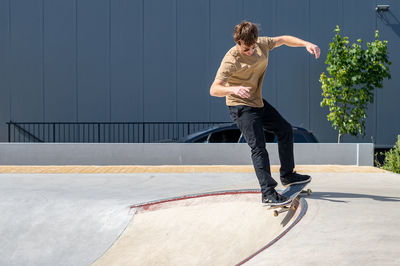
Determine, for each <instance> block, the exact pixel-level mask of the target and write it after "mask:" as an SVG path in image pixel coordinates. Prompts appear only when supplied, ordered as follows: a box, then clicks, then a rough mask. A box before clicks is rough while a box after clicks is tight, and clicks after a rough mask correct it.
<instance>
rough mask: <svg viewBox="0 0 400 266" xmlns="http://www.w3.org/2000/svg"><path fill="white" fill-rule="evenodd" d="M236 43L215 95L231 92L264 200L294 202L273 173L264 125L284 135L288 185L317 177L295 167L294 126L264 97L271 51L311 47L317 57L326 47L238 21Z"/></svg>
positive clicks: (281, 143)
mask: <svg viewBox="0 0 400 266" xmlns="http://www.w3.org/2000/svg"><path fill="white" fill-rule="evenodd" d="M233 38H234V40H235V43H236V46H234V47H232V48H231V49H230V50H229V51H228V52H227V53H226V55H225V57H224V58H223V59H222V62H221V66H220V67H219V69H218V71H217V75H216V77H215V80H214V82H213V84H212V85H211V88H210V94H211V95H212V96H216V97H226V104H227V106H228V108H229V113H230V116H231V118H232V120H233V121H235V123H236V124H237V126H238V127H239V129H240V130H241V132H242V134H243V136H244V138H245V139H246V141H247V143H248V145H249V146H250V148H251V158H252V161H253V166H254V169H255V172H256V175H257V178H258V181H259V183H260V186H261V192H262V202H263V203H266V204H279V203H289V202H290V200H289V199H288V198H286V197H284V196H282V195H281V194H279V193H277V192H276V190H275V187H276V186H277V182H276V181H275V180H274V179H273V178H272V176H271V170H270V164H269V158H268V153H267V150H266V149H265V139H264V130H263V128H265V129H267V130H269V131H272V132H273V133H274V134H275V135H276V136H277V138H278V149H279V159H280V161H281V168H280V176H281V182H282V184H283V185H284V186H289V185H292V184H298V183H305V182H309V181H311V177H310V176H308V175H300V174H298V173H296V172H294V171H293V170H294V158H293V129H292V126H291V125H290V124H289V123H288V122H287V121H286V120H285V119H284V118H283V117H282V116H281V115H280V114H279V113H278V111H276V110H275V108H274V107H272V106H271V105H270V104H269V103H268V102H267V101H265V100H264V99H263V98H262V94H261V87H262V82H263V79H264V74H265V70H266V68H267V65H268V53H269V51H270V50H272V49H273V48H276V47H279V46H281V45H287V46H290V47H305V48H306V49H307V51H308V52H309V53H311V54H314V55H315V58H316V59H317V58H318V57H319V55H320V49H319V48H318V46H316V45H315V44H312V43H310V42H306V41H303V40H301V39H298V38H296V37H293V36H279V37H272V38H271V37H258V29H257V26H256V25H255V24H253V23H251V22H248V21H243V22H242V23H240V24H239V25H236V26H235V29H234V33H233Z"/></svg>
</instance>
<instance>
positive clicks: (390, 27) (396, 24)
mask: <svg viewBox="0 0 400 266" xmlns="http://www.w3.org/2000/svg"><path fill="white" fill-rule="evenodd" d="M379 4H390V9H389V10H390V11H389V12H385V13H383V14H382V15H381V16H379V17H378V18H377V25H378V30H379V31H380V34H381V39H384V40H388V41H389V43H388V52H389V60H390V61H392V65H391V67H390V72H391V75H392V79H390V80H387V81H385V82H384V87H383V89H378V93H377V94H376V100H377V101H376V102H377V112H376V113H377V122H376V125H375V126H376V132H377V134H376V136H377V139H376V142H377V143H378V144H380V145H383V146H387V145H389V146H391V145H393V144H394V143H395V142H396V140H397V135H400V103H399V102H400V85H399V84H400V67H399V63H400V51H399V47H400V3H399V2H398V1H387V0H386V1H384V0H382V1H379Z"/></svg>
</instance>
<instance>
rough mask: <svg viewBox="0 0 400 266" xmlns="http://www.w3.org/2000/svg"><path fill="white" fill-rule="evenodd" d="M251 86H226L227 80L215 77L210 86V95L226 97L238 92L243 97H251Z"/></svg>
mask: <svg viewBox="0 0 400 266" xmlns="http://www.w3.org/2000/svg"><path fill="white" fill-rule="evenodd" d="M250 89H251V87H243V86H231V87H229V86H225V82H224V81H222V80H220V79H215V80H214V82H213V84H212V85H211V87H210V95H211V96H215V97H225V96H227V95H231V94H236V95H238V96H240V97H242V98H249V97H250V93H249V91H250Z"/></svg>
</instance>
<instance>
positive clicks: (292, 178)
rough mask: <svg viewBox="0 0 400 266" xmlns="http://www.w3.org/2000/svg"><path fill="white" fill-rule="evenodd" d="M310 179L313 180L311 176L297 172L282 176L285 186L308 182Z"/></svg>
mask: <svg viewBox="0 0 400 266" xmlns="http://www.w3.org/2000/svg"><path fill="white" fill-rule="evenodd" d="M310 181H311V176H309V175H301V174H298V173H296V172H293V173H291V174H288V175H285V176H283V177H281V182H282V185H284V186H285V187H287V186H290V185H294V184H302V183H308V182H310Z"/></svg>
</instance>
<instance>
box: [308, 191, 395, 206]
mask: <svg viewBox="0 0 400 266" xmlns="http://www.w3.org/2000/svg"><path fill="white" fill-rule="evenodd" d="M307 197H308V198H310V199H318V200H325V201H330V202H337V203H348V202H349V201H346V200H344V199H372V200H376V201H383V202H400V197H388V196H376V195H365V194H355V193H342V192H318V191H316V192H313V193H312V194H311V195H310V196H307Z"/></svg>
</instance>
